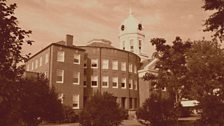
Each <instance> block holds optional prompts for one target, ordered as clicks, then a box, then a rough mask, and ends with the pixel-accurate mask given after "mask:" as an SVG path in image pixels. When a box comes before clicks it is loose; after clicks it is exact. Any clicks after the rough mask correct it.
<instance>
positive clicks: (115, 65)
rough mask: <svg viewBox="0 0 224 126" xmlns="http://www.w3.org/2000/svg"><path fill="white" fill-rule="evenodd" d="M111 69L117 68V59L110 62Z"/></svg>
mask: <svg viewBox="0 0 224 126" xmlns="http://www.w3.org/2000/svg"><path fill="white" fill-rule="evenodd" d="M112 69H113V70H118V61H117V60H114V61H113V62H112Z"/></svg>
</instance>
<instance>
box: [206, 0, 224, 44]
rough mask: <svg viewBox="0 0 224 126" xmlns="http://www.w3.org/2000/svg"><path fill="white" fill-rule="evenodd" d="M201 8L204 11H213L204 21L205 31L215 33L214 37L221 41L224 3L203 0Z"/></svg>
mask: <svg viewBox="0 0 224 126" xmlns="http://www.w3.org/2000/svg"><path fill="white" fill-rule="evenodd" d="M204 2H205V4H204V6H203V7H202V8H204V10H205V11H214V13H213V14H212V15H210V17H209V18H208V19H207V20H206V21H205V24H204V25H205V26H206V28H205V31H215V34H214V37H219V39H220V40H221V41H223V39H224V37H223V35H224V1H223V0H204Z"/></svg>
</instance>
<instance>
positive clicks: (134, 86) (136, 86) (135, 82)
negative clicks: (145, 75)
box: [133, 80, 138, 90]
mask: <svg viewBox="0 0 224 126" xmlns="http://www.w3.org/2000/svg"><path fill="white" fill-rule="evenodd" d="M133 89H135V90H138V85H137V81H136V80H135V81H134V84H133Z"/></svg>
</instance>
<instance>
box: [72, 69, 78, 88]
mask: <svg viewBox="0 0 224 126" xmlns="http://www.w3.org/2000/svg"><path fill="white" fill-rule="evenodd" d="M75 73H77V74H78V82H77V83H74V82H73V81H72V84H74V85H79V82H80V72H73V75H72V80H73V79H74V74H75Z"/></svg>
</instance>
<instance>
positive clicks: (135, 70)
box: [134, 65, 137, 73]
mask: <svg viewBox="0 0 224 126" xmlns="http://www.w3.org/2000/svg"><path fill="white" fill-rule="evenodd" d="M134 73H137V66H136V65H134Z"/></svg>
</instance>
